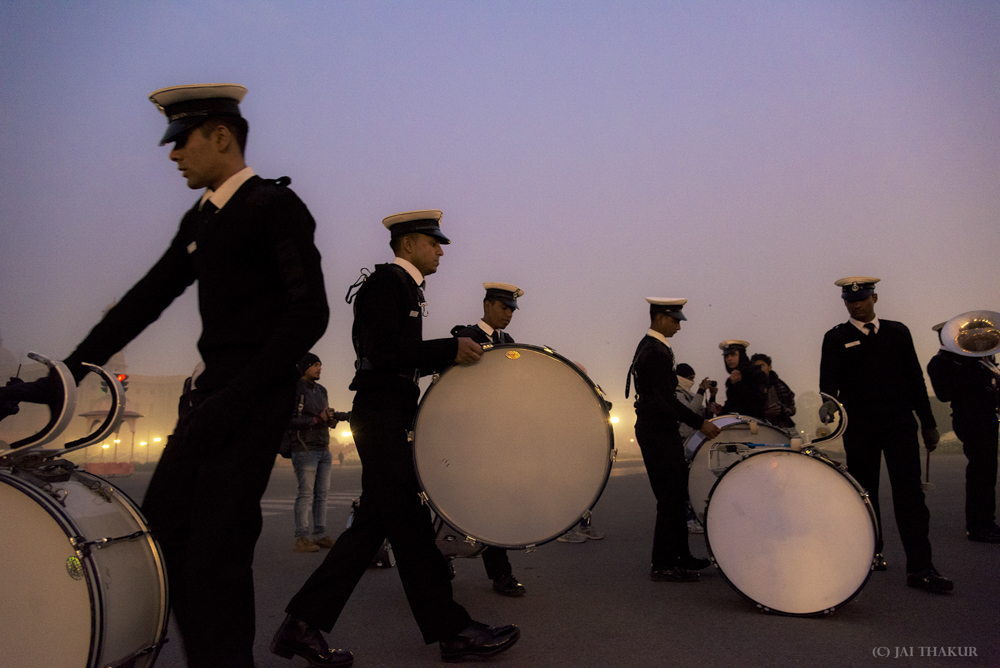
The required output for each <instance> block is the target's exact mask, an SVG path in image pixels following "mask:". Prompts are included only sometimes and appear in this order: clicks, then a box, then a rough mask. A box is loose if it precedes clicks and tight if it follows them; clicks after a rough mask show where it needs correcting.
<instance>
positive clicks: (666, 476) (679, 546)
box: [625, 297, 720, 582]
mask: <svg viewBox="0 0 1000 668" xmlns="http://www.w3.org/2000/svg"><path fill="white" fill-rule="evenodd" d="M646 301H647V302H649V319H650V324H649V330H647V332H646V336H644V337H643V338H642V340H641V341H640V342H639V346H638V348H636V350H635V356H634V357H633V358H632V366H631V368H629V375H628V378H627V379H626V381H625V398H628V392H629V385H630V384H631V382H632V379H633V378H635V438H636V440H637V441H638V442H639V449H640V450H641V451H642V459H643V462H645V464H646V474H647V475H648V476H649V484H650V486H651V487H652V488H653V495H654V496H656V527H655V529H654V531H653V559H652V568H651V571H650V577H651V578H652V579H653V580H654V581H657V582H697V581H698V580H699V579H701V578H700V576H699V575H698V573H695V572H694V571H697V570H701V569H703V568H708V566H710V565H711V562H710V561H709V560H708V559H697V558H695V557H694V556H692V554H691V551H690V549H689V548H688V530H687V512H686V505H685V504H686V502H687V498H688V493H687V476H688V465H687V461H686V460H685V459H684V447H683V443H682V441H681V437H680V433H679V432H678V426H679V424H680V423H681V422H683V423H685V424H687V425H689V426H690V427H691V428H692V429H697V430H699V431H701V433H703V434H704V435H705V436H707V437H708V438H714V437H716V436H718V435H719V433H720V429H719V428H718V427H717V426H715V424H713V423H712V422H710V421H709V420H706V419H704V418H703V417H701V416H700V415H698V414H697V413H695V412H694V411H692V410H691V409H690V408H688V407H687V406H685V405H684V404H682V403H681V402H680V400H679V399H678V398H677V394H676V391H677V372H676V369H675V367H676V363H675V360H674V353H673V350H672V349H671V347H670V342H669V341H668V340H667V339H669V338H670V337H672V336H673V335H674V334H676V333H677V332H679V331H680V329H681V321H682V320H687V317H686V316H685V315H684V313H683V312H682V309H683V307H684V304H686V303H687V300H686V299H665V298H654V297H647V298H646Z"/></svg>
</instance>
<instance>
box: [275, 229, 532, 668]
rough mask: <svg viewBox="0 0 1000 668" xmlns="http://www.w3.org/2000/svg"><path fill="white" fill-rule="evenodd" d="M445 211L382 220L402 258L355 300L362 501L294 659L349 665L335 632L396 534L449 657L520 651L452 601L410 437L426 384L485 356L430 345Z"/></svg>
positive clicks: (297, 619)
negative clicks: (330, 637) (428, 292)
mask: <svg viewBox="0 0 1000 668" xmlns="http://www.w3.org/2000/svg"><path fill="white" fill-rule="evenodd" d="M440 221H441V212H440V211H437V210H430V211H411V212H408V213H401V214H396V215H394V216H389V217H388V218H386V219H384V220H383V221H382V223H383V224H384V225H385V227H386V228H387V229H388V230H389V232H390V235H391V240H390V243H389V245H390V247H391V248H392V250H393V252H394V253H395V255H396V259H395V261H394V262H393V263H391V264H380V265H378V266H377V267H376V269H375V271H374V272H373V273H372V274H371V276H369V277H368V278H367V280H365V281H364V283H363V284H362V285H361V287H360V288H359V289H358V292H357V294H356V295H355V297H356V301H355V303H354V327H353V330H352V337H353V339H354V348H355V351H356V352H357V355H358V359H357V362H356V363H355V366H356V368H357V373H356V374H355V376H354V381H353V382H352V383H351V389H352V390H354V391H355V392H356V394H355V397H354V406H353V409H352V410H351V432H352V433H353V434H354V441H355V443H356V444H357V448H358V455H359V456H360V457H361V463H362V465H363V467H364V471H363V474H362V492H361V503H360V504H359V506H358V509H357V512H356V513H355V514H354V522H353V523H352V524H351V526H350V528H349V529H347V530H346V531H345V532H344V533H342V534H341V535H340V538H338V539H337V541H336V543H335V544H334V546H333V547H332V548H331V549H330V552H329V554H327V556H326V558H325V559H324V561H323V563H322V564H321V565H320V566H319V568H317V569H316V571H315V572H314V573H313V574H312V575H311V576H310V577H309V579H308V580H306V583H305V584H304V585H303V586H302V588H301V589H300V590H299V592H298V593H297V594H295V596H294V597H292V600H291V601H290V602H289V604H288V607H287V608H286V609H285V611H286V612H287V613H288V616H287V617H286V618H285V621H284V622H283V623H282V625H281V627H280V628H279V629H278V631H277V633H276V634H275V636H274V640H273V641H272V643H271V651H272V652H274V653H275V654H278V655H280V656H283V657H285V658H291V657H292V656H293V655H295V654H298V655H299V656H301V657H303V658H305V659H306V660H307V661H309V662H310V663H311V664H312V665H313V666H349V665H351V662H352V655H351V653H350V652H342V651H339V650H330V649H329V647H328V646H327V643H326V640H325V639H324V638H323V635H322V633H321V632H320V631H321V630H322V631H326V632H328V633H329V632H330V631H331V630H332V629H333V626H334V624H335V623H336V622H337V618H338V617H339V616H340V613H341V612H342V611H343V609H344V606H345V605H346V604H347V600H348V599H349V598H350V596H351V593H352V592H353V591H354V588H355V587H356V586H357V584H358V581H359V580H360V579H361V576H362V575H364V573H365V571H366V570H367V568H368V566H369V564H371V562H372V559H373V557H374V556H375V554H376V553H377V552H378V550H379V548H380V547H381V545H382V543H383V541H384V540H385V539H386V538H387V537H388V539H389V542H390V543H391V544H392V549H393V552H394V554H395V555H396V565H397V567H398V568H399V577H400V579H401V580H402V581H403V589H404V591H405V592H406V598H407V600H408V601H409V604H410V609H411V610H412V611H413V616H414V618H415V619H416V621H417V625H418V626H419V627H420V631H421V633H422V635H423V638H424V642H426V643H428V644H430V643H433V642H439V643H440V646H441V658H442V659H444V660H445V661H451V662H457V661H462V660H464V659H466V658H480V657H484V656H491V655H494V654H499V653H500V652H503V651H505V650H507V649H510V647H511V646H513V645H514V643H515V642H517V639H518V637H519V636H520V630H519V629H518V628H517V627H516V626H513V625H510V626H501V627H488V626H486V625H485V624H481V623H479V622H474V621H473V620H472V618H471V617H470V616H469V613H468V612H466V610H465V608H463V607H462V606H461V605H459V604H458V603H456V602H455V600H454V598H453V596H452V588H451V578H450V573H449V570H448V565H447V563H446V561H445V558H444V557H443V556H441V552H440V550H438V547H437V545H436V544H435V541H434V528H433V525H432V523H431V517H430V511H429V510H428V509H427V506H425V505H423V504H422V503H421V502H420V497H419V496H418V494H419V492H420V486H419V483H418V482H417V476H416V471H415V469H414V465H413V455H412V451H411V448H410V444H409V441H408V439H407V432H408V431H409V430H410V427H411V425H412V423H413V418H414V415H415V414H416V410H417V399H418V397H419V395H420V388H419V386H418V384H417V382H418V381H419V379H420V377H421V376H423V375H427V374H430V373H434V372H436V371H440V370H442V369H444V368H446V367H448V366H450V365H451V364H472V363H474V362H476V361H478V360H479V358H480V357H481V355H482V348H480V347H479V344H477V343H476V342H475V341H473V340H472V339H469V338H464V337H463V338H454V337H449V338H446V339H434V340H431V341H424V340H423V334H422V332H423V326H422V317H423V310H424V307H425V306H426V302H425V301H424V293H423V286H424V278H425V277H426V276H429V275H431V274H433V273H434V272H436V271H437V267H438V263H439V262H440V258H441V256H442V255H444V251H443V250H442V249H441V245H442V244H447V243H450V242H449V239H448V237H446V236H445V235H444V234H443V233H442V232H441V228H440Z"/></svg>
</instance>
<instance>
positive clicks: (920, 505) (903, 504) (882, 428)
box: [819, 276, 953, 593]
mask: <svg viewBox="0 0 1000 668" xmlns="http://www.w3.org/2000/svg"><path fill="white" fill-rule="evenodd" d="M878 282H879V279H877V278H871V277H867V276H852V277H849V278H842V279H840V280H838V281H836V282H835V284H836V285H837V286H838V287H840V288H841V297H842V298H843V300H844V306H846V307H847V312H848V313H849V314H850V319H849V320H848V321H847V322H845V323H841V324H839V325H837V326H836V327H834V328H833V329H831V330H830V331H828V332H827V333H826V335H825V336H824V337H823V353H822V357H821V360H820V370H819V387H820V391H821V392H824V393H826V394H829V395H830V396H832V397H835V398H836V399H837V400H838V401H839V402H840V403H842V404H843V405H844V408H845V409H846V410H847V414H848V415H849V416H850V420H849V421H848V425H847V431H845V432H844V451H845V454H846V456H847V469H848V471H849V472H850V474H851V475H852V476H854V478H855V479H856V480H857V481H858V483H859V484H860V485H861V486H862V487H864V488H865V489H866V490H868V493H869V500H870V501H871V504H872V506H873V507H874V510H875V516H876V517H877V518H878V522H879V527H880V528H881V526H882V516H881V513H880V510H879V499H878V485H879V471H880V470H881V468H882V454H883V453H884V454H885V465H886V468H887V469H888V470H889V480H890V483H891V485H892V505H893V509H894V511H895V515H896V526H897V527H898V528H899V535H900V538H901V539H902V541H903V549H904V550H905V551H906V584H907V585H908V586H910V587H914V588H916V589H923V590H925V591H931V592H938V593H942V592H947V591H951V590H952V588H953V584H952V582H951V580H949V579H948V578H945V577H943V576H942V575H941V574H940V573H938V572H937V570H936V569H935V568H934V564H933V563H932V562H931V543H930V539H929V538H928V533H929V528H930V511H928V510H927V504H926V503H925V502H924V492H923V490H922V489H921V488H920V443H919V441H918V440H917V421H916V420H915V419H914V417H913V413H914V412H916V414H917V416H918V417H919V418H920V426H921V427H922V429H921V433H922V435H923V438H924V446H925V447H926V448H927V450H928V451H931V450H934V449H935V448H936V447H937V443H938V432H937V423H936V422H935V421H934V415H933V414H932V413H931V405H930V399H929V398H928V395H927V386H926V385H925V384H924V374H923V371H922V370H921V368H920V362H918V361H917V353H916V350H914V348H913V339H912V337H911V336H910V330H909V329H907V328H906V325H904V324H903V323H901V322H895V321H893V320H880V319H879V318H878V317H877V316H876V315H875V303H876V302H877V301H878V295H877V294H876V293H875V284H876V283H878ZM881 544H882V543H881V536H880V537H879V554H878V555H877V560H878V561H877V563H876V567H875V568H876V570H885V569H886V564H885V560H884V559H883V558H882V554H881Z"/></svg>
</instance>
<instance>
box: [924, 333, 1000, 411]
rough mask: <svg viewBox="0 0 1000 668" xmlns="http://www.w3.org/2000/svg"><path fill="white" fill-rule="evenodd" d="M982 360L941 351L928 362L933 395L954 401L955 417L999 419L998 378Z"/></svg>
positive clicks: (952, 405)
mask: <svg viewBox="0 0 1000 668" xmlns="http://www.w3.org/2000/svg"><path fill="white" fill-rule="evenodd" d="M979 359H980V358H978V357H965V356H964V355H959V354H958V353H953V352H951V351H950V350H940V351H938V354H937V355H935V356H934V357H932V358H931V361H930V362H929V363H928V364H927V375H928V376H930V379H931V386H932V387H933V388H934V394H936V395H937V398H938V399H940V400H941V401H945V402H951V416H952V417H953V418H954V419H955V420H958V421H962V420H966V421H967V420H983V421H987V422H988V421H996V412H997V388H996V380H994V376H993V373H992V372H991V371H990V370H989V369H987V368H986V367H985V366H983V365H982V364H980V363H979Z"/></svg>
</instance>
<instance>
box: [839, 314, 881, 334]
mask: <svg viewBox="0 0 1000 668" xmlns="http://www.w3.org/2000/svg"><path fill="white" fill-rule="evenodd" d="M847 322H849V323H851V324H852V325H854V326H855V327H857V328H858V330H860V331H861V333H862V334H865V335H866V336H867V335H868V330H867V329H865V325H867V324H868V323H867V322H861V321H860V320H855V319H854V318H848V320H847ZM871 324H873V325H875V333H876V334H878V330H879V327H880V326H881V325H879V323H878V316H875V317H874V318H872V319H871Z"/></svg>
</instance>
